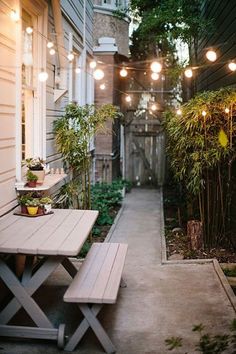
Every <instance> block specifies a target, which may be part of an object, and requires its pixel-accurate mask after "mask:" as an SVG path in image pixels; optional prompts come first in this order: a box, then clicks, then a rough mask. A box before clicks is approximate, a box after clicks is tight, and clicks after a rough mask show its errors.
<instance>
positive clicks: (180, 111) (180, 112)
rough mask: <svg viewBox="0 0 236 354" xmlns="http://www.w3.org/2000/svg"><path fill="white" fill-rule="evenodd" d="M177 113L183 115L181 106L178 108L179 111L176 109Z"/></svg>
mask: <svg viewBox="0 0 236 354" xmlns="http://www.w3.org/2000/svg"><path fill="white" fill-rule="evenodd" d="M176 114H177V115H178V116H181V115H182V110H181V109H180V108H178V109H177V111H176Z"/></svg>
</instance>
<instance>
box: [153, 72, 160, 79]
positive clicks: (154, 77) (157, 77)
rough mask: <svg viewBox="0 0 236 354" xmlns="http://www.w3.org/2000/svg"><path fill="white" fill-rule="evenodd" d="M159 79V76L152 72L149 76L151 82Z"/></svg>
mask: <svg viewBox="0 0 236 354" xmlns="http://www.w3.org/2000/svg"><path fill="white" fill-rule="evenodd" d="M159 77H160V75H159V74H158V73H154V72H153V73H152V74H151V78H152V80H155V81H156V80H158V79H159Z"/></svg>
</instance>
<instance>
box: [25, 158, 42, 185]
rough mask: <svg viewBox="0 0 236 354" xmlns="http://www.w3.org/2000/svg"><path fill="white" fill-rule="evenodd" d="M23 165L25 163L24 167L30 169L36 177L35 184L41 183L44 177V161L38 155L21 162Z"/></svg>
mask: <svg viewBox="0 0 236 354" xmlns="http://www.w3.org/2000/svg"><path fill="white" fill-rule="evenodd" d="M23 165H26V167H27V168H28V169H29V170H30V171H33V173H34V174H35V175H36V176H37V177H38V180H37V184H43V181H44V178H45V169H44V168H45V163H44V161H43V160H42V159H41V158H40V157H37V158H32V157H31V158H28V159H26V160H25V161H24V162H23Z"/></svg>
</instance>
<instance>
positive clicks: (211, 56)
mask: <svg viewBox="0 0 236 354" xmlns="http://www.w3.org/2000/svg"><path fill="white" fill-rule="evenodd" d="M206 57H207V59H208V60H209V61H211V62H214V61H216V59H217V55H216V52H215V51H214V50H208V51H207V52H206Z"/></svg>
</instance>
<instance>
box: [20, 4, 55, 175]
mask: <svg viewBox="0 0 236 354" xmlns="http://www.w3.org/2000/svg"><path fill="white" fill-rule="evenodd" d="M21 5H22V8H24V9H25V10H26V11H27V12H29V13H30V14H32V16H34V17H37V27H36V28H35V30H36V31H35V32H36V35H35V38H36V43H35V48H34V52H36V53H40V55H35V57H34V60H35V61H34V78H35V85H34V86H35V91H34V93H35V95H34V101H33V110H34V120H33V132H32V141H33V147H32V156H40V157H41V158H43V159H46V83H41V82H39V80H38V74H39V72H40V70H41V68H43V69H46V63H47V62H46V40H45V38H46V37H47V22H48V7H47V3H46V2H45V1H44V0H41V1H37V0H35V1H34V2H31V3H30V4H29V2H28V1H27V0H23V1H22V3H21ZM19 13H22V11H21V9H20V8H19ZM41 34H42V35H41ZM21 43H22V21H19V22H18V24H17V34H16V67H17V69H16V180H17V181H21V180H22V169H21V162H22V161H21V156H22V151H21V140H22V133H21V119H22V116H21V115H22V108H21V90H22V77H21V67H22V48H21Z"/></svg>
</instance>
